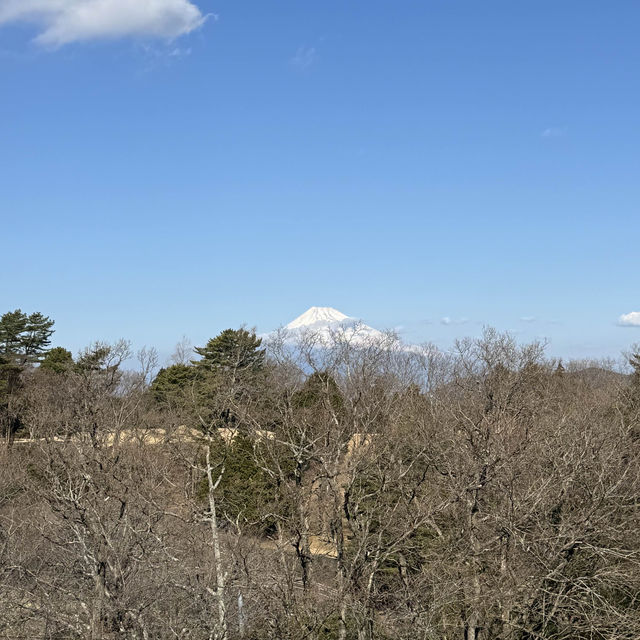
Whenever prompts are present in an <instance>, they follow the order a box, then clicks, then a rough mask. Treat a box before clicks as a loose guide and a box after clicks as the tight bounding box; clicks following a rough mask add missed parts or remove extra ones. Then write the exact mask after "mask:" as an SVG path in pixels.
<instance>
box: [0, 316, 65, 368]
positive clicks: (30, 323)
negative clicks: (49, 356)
mask: <svg viewBox="0 0 640 640" xmlns="http://www.w3.org/2000/svg"><path fill="white" fill-rule="evenodd" d="M53 324H54V322H53V320H51V319H50V318H48V317H47V316H44V315H42V314H41V313H39V312H36V313H32V314H31V315H27V314H26V313H23V312H22V311H21V310H20V309H16V310H15V311H9V312H7V313H5V314H4V315H3V316H2V317H1V318H0V356H2V358H3V360H4V361H5V362H7V363H9V364H15V365H18V366H24V365H26V364H34V363H36V362H39V361H40V359H41V358H42V356H43V354H44V353H45V352H46V350H47V347H48V346H49V345H50V344H51V335H52V334H53V328H52V327H53Z"/></svg>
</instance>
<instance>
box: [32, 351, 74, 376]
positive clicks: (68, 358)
mask: <svg viewBox="0 0 640 640" xmlns="http://www.w3.org/2000/svg"><path fill="white" fill-rule="evenodd" d="M72 367H73V356H72V355H71V351H69V350H68V349H65V348H64V347H54V348H53V349H50V350H49V351H47V353H46V354H45V356H44V358H43V359H42V362H41V363H40V369H42V370H43V371H52V372H53V373H65V372H67V371H70V370H71V369H72Z"/></svg>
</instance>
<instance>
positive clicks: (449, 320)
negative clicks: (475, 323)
mask: <svg viewBox="0 0 640 640" xmlns="http://www.w3.org/2000/svg"><path fill="white" fill-rule="evenodd" d="M467 322H469V318H457V319H454V318H450V317H449V316H445V317H444V318H442V319H441V320H440V324H443V325H445V326H450V325H454V324H467Z"/></svg>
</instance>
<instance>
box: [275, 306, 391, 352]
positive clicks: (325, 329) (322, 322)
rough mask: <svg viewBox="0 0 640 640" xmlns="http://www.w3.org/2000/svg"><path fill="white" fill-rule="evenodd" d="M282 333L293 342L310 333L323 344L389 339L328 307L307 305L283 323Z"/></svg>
mask: <svg viewBox="0 0 640 640" xmlns="http://www.w3.org/2000/svg"><path fill="white" fill-rule="evenodd" d="M283 333H284V338H285V339H286V340H287V341H292V342H293V341H296V340H297V339H299V338H300V337H302V336H310V337H312V338H313V339H314V341H316V342H318V343H320V344H325V345H328V344H331V343H334V342H336V341H340V342H349V343H351V344H354V345H365V344H371V343H372V342H380V341H384V340H388V339H389V338H388V336H387V335H386V334H384V333H382V331H378V330H377V329H374V328H373V327H369V326H368V325H366V324H364V323H363V322H361V321H360V320H358V319H357V318H352V317H350V316H347V315H345V314H344V313H342V312H341V311H338V310H337V309H334V308H332V307H311V308H310V309H308V310H307V311H305V312H304V313H303V314H302V315H300V316H298V317H297V318H296V319H295V320H292V321H291V322H290V323H289V324H287V325H285V327H284V328H283Z"/></svg>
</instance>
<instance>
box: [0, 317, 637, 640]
mask: <svg viewBox="0 0 640 640" xmlns="http://www.w3.org/2000/svg"><path fill="white" fill-rule="evenodd" d="M53 327H54V324H53V321H52V320H51V319H50V318H47V317H46V316H44V315H43V314H40V313H33V314H30V315H27V314H25V313H23V312H22V311H20V310H17V311H13V312H9V313H6V314H5V315H3V316H2V317H1V318H0V428H1V429H2V435H3V438H4V440H5V446H3V447H2V448H1V450H0V602H1V603H2V606H1V608H0V638H15V639H18V638H42V639H51V640H53V639H60V640H61V639H78V640H79V639H87V640H98V639H100V640H107V639H112V638H130V639H132V640H133V639H144V640H147V639H156V638H157V639H160V640H162V639H165V638H166V639H169V638H184V639H187V638H188V639H198V640H199V639H203V640H204V639H209V640H235V639H241V638H242V639H245V640H262V639H267V638H274V639H282V640H298V639H302V638H307V639H309V640H374V639H375V640H378V639H379V640H392V639H394V640H395V639H398V640H403V639H406V640H409V639H414V638H423V639H425V640H583V639H584V640H587V639H589V640H594V639H598V640H622V639H628V640H632V639H634V640H635V639H636V638H638V637H640V538H639V536H638V534H637V532H638V530H640V528H639V525H640V465H639V464H638V463H639V461H640V349H633V350H632V353H631V354H630V355H629V356H628V364H629V371H630V373H629V372H620V371H618V370H615V369H614V368H613V367H611V366H610V365H607V364H606V363H600V364H598V365H597V366H596V365H595V364H592V365H590V366H585V365H584V364H580V363H566V364H563V363H561V362H558V361H555V360H552V359H549V358H547V357H546V355H545V349H544V345H542V344H540V343H533V344H526V345H521V344H518V343H517V342H516V341H515V340H514V339H513V337H512V336H510V335H508V334H501V333H499V332H497V331H495V330H491V329H489V330H486V331H485V332H484V334H483V335H482V337H480V338H478V339H464V340H460V341H458V342H457V343H456V345H455V347H454V348H453V349H452V350H451V352H448V353H443V352H441V351H438V350H437V349H435V348H433V347H430V346H425V347H424V348H422V349H410V350H408V349H405V348H403V347H402V345H401V344H400V343H399V342H398V341H397V339H395V338H394V336H392V335H389V336H385V337H384V338H383V339H379V340H373V339H372V340H369V341H368V342H360V343H359V344H358V345H354V344H353V342H350V341H349V340H347V339H342V338H341V337H340V336H339V335H336V336H335V339H334V340H333V341H332V342H331V343H330V344H328V343H326V342H324V343H323V342H322V341H321V339H320V337H319V336H316V335H314V334H312V333H307V334H305V335H304V336H302V337H301V338H299V339H298V340H297V341H295V342H292V341H290V340H289V339H288V337H287V336H286V335H281V336H278V337H277V338H275V339H273V340H271V341H270V342H269V344H263V343H262V341H261V339H260V338H259V337H257V336H256V335H255V333H254V332H253V331H249V330H246V329H237V330H233V329H228V330H226V331H223V332H222V333H220V334H219V335H218V336H216V337H214V338H212V339H211V340H209V341H208V342H207V343H206V344H205V345H204V346H202V347H196V348H195V349H193V350H191V349H189V348H187V347H185V345H184V344H183V345H181V346H180V348H179V349H177V352H176V354H175V357H174V362H173V363H172V364H171V365H169V366H166V367H164V368H159V367H158V358H157V354H156V353H155V351H154V350H153V349H143V350H141V351H139V352H137V353H132V351H131V347H130V345H129V344H128V343H127V342H125V341H119V342H117V343H114V344H108V343H102V342H97V343H94V344H92V345H90V346H89V347H87V348H86V349H84V350H82V351H81V352H80V353H79V354H77V355H76V356H75V357H74V356H73V355H72V354H71V353H70V352H69V351H67V350H65V349H63V348H60V347H57V348H53V349H51V348H50V344H51V337H52V334H53Z"/></svg>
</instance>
